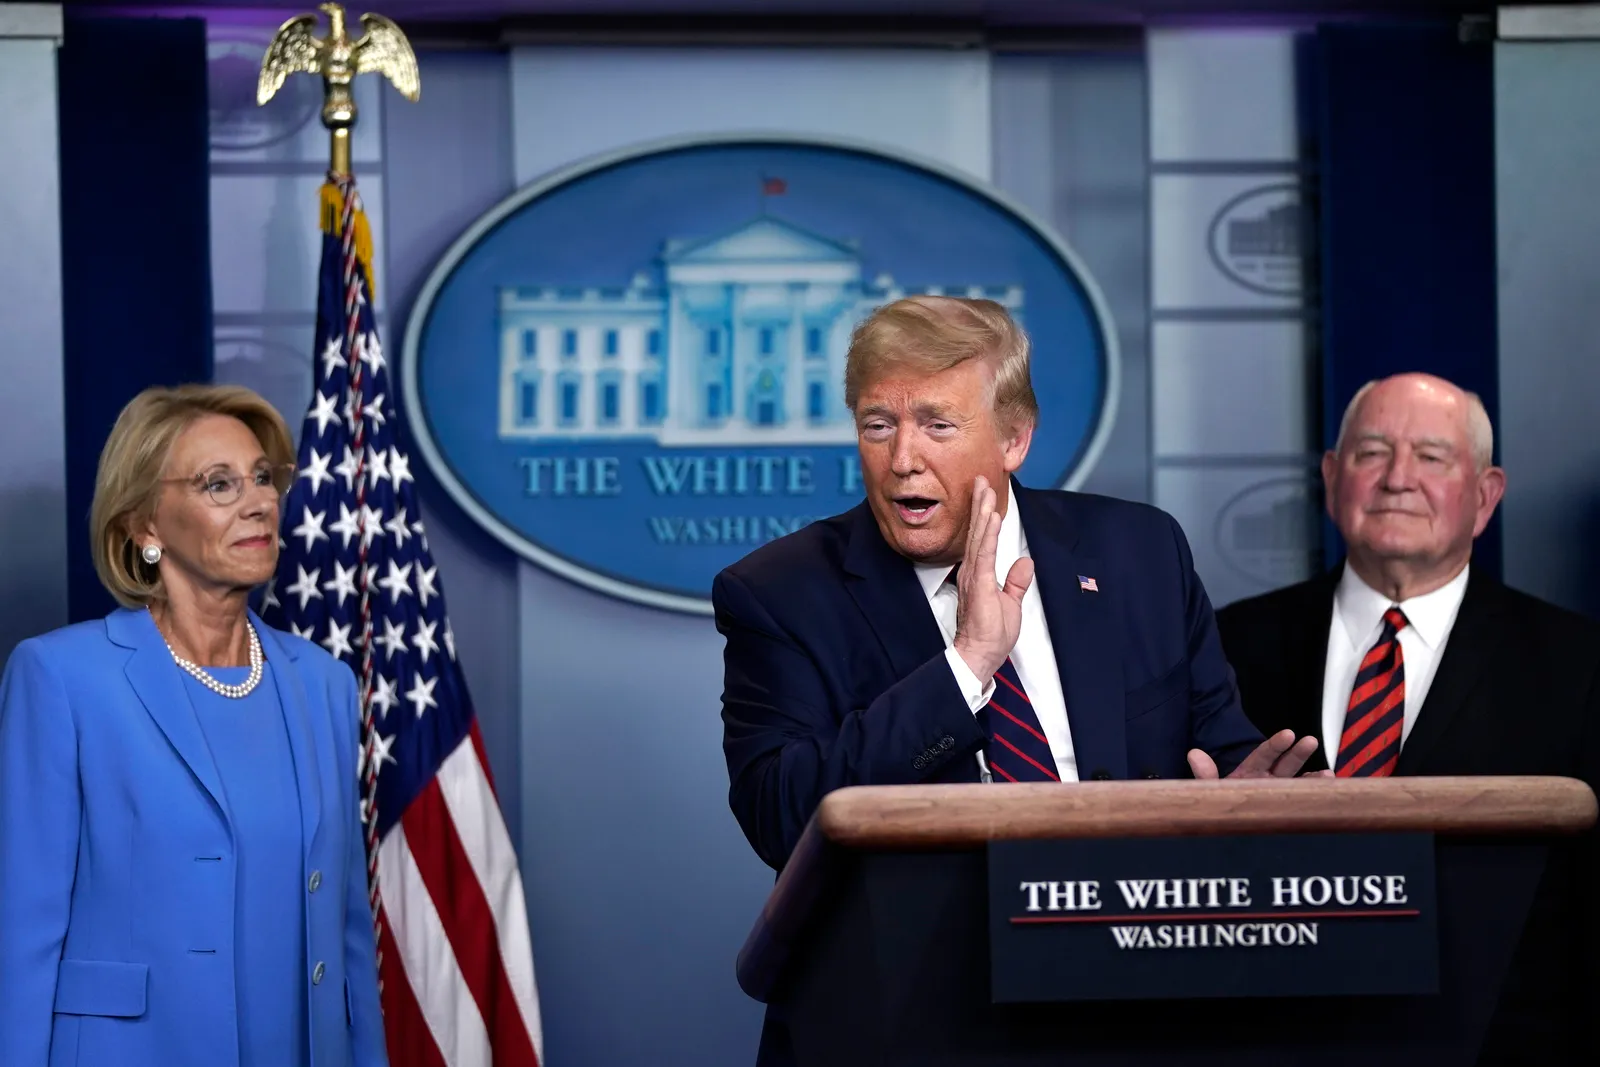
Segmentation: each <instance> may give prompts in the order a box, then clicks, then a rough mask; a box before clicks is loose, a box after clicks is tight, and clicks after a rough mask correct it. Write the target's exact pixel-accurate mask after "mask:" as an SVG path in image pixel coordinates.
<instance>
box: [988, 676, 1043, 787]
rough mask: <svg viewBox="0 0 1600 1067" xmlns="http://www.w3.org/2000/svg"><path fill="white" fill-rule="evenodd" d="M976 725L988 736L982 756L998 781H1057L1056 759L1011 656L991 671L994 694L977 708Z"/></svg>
mask: <svg viewBox="0 0 1600 1067" xmlns="http://www.w3.org/2000/svg"><path fill="white" fill-rule="evenodd" d="M978 725H979V726H980V727H981V728H982V729H983V732H984V733H985V734H987V735H988V736H989V744H988V745H987V746H985V747H984V758H985V759H987V760H988V761H989V770H990V771H991V772H992V773H993V774H994V776H995V778H996V779H997V780H999V781H1002V782H1059V781H1061V776H1060V775H1058V774H1057V773H1056V760H1055V757H1054V756H1052V755H1051V754H1050V742H1049V741H1047V740H1045V736H1044V729H1043V728H1042V727H1041V726H1040V725H1039V716H1038V715H1036V714H1034V710H1033V701H1031V700H1029V699H1028V694H1027V693H1026V692H1024V691H1023V688H1022V679H1021V678H1020V677H1018V676H1017V668H1016V667H1015V666H1014V665H1013V664H1012V662H1011V657H1010V656H1007V657H1006V661H1005V662H1004V663H1002V664H1001V665H1000V669H999V670H998V671H995V672H994V696H993V697H992V698H991V699H990V700H989V703H988V704H986V705H985V706H984V707H983V708H982V709H980V710H979V711H978Z"/></svg>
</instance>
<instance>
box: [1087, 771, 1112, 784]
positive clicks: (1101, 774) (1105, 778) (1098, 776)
mask: <svg viewBox="0 0 1600 1067" xmlns="http://www.w3.org/2000/svg"><path fill="white" fill-rule="evenodd" d="M1089 778H1090V780H1092V781H1096V782H1109V781H1111V772H1110V771H1095V772H1094V773H1093V774H1091V775H1090V776H1089Z"/></svg>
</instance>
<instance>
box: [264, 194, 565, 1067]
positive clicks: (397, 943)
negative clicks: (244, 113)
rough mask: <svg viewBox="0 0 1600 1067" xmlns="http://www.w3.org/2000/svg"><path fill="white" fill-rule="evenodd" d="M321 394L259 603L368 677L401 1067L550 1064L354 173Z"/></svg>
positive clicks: (378, 841) (320, 373) (383, 912)
mask: <svg viewBox="0 0 1600 1067" xmlns="http://www.w3.org/2000/svg"><path fill="white" fill-rule="evenodd" d="M321 213H322V230H323V239H322V268H321V272H320V278H319V280H318V289H317V337H316V384H317V388H316V395H315V397H314V398H313V400H312V404H311V409H310V411H309V412H308V413H307V415H306V418H305V423H304V426H303V428H302V430H301V434H300V448H299V456H298V471H299V473H298V476H297V477H296V479H295V484H294V486H293V488H292V489H291V490H290V492H289V495H288V497H287V498H286V499H285V501H284V510H283V530H282V545H283V551H282V554H281V556H280V559H279V562H278V573H277V576H276V577H275V578H274V579H273V580H272V582H271V583H270V584H269V585H268V586H267V590H266V594H265V598H264V600H263V605H262V607H263V613H264V616H265V618H266V620H267V621H268V622H269V623H271V624H272V625H275V626H278V627H280V628H283V629H289V630H292V631H294V632H295V633H296V634H299V635H300V636H301V637H305V638H308V639H310V640H312V641H316V642H317V643H319V644H321V645H322V646H323V647H324V648H326V649H327V650H328V651H329V652H332V653H333V654H334V655H335V656H338V657H339V658H340V659H342V660H344V661H345V662H346V663H348V664H349V665H350V667H351V668H352V669H353V670H354V671H355V674H356V679H357V681H358V689H359V692H360V694H361V723H362V733H361V742H362V744H361V747H362V755H361V766H360V767H359V768H353V769H354V770H357V773H358V775H359V776H360V779H361V784H362V795H363V801H362V816H363V819H364V820H365V825H366V833H367V862H368V885H369V892H370V895H371V903H372V909H373V918H374V923H375V925H376V927H377V935H378V960H379V968H378V970H379V978H380V981H381V983H382V989H383V1009H384V1029H385V1032H386V1040H387V1044H388V1047H389V1059H390V1062H391V1064H392V1065H393V1067H490V1065H491V1064H492V1065H494V1067H537V1064H538V1063H539V1060H540V1056H541V1030H540V1023H539V1004H538V994H537V989H536V987H535V984H534V973H533V953H532V948H531V945H530V941H529V937H528V920H527V913H526V910H525V908H524V904H523V895H522V878H521V875H520V874H519V872H518V870H517V858H516V855H515V853H514V851H513V849H512V847H511V839H510V836H509V834H508V833H507V832H506V826H505V821H504V819H503V818H502V817H501V813H500V807H499V803H498V802H497V800H496V798H495V794H494V786H493V782H492V780H491V778H490V774H489V765H488V760H487V758H486V756H485V754H484V748H483V741H482V739H481V737H480V736H479V734H478V725H477V720H476V717H475V716H474V714H473V710H472V702H471V700H470V699H469V697H468V695H467V688H466V683H465V679H464V678H463V677H462V674H461V668H460V666H459V664H458V663H457V662H456V645H455V635H454V634H453V633H451V630H450V620H449V618H448V616H447V615H446V614H445V605H444V593H443V587H442V586H441V584H440V581H439V575H438V568H437V567H436V566H435V564H434V562H433V558H432V554H431V552H430V551H429V549H428V539H427V535H426V534H425V533H424V532H423V527H422V520H421V517H420V515H419V514H418V510H419V509H418V506H417V494H416V487H415V483H414V481H413V479H412V474H411V461H410V457H409V456H408V455H407V454H406V452H404V451H403V450H402V449H401V447H400V441H399V439H398V437H397V435H396V432H395V402H394V392H393V389H392V387H391V384H390V383H391V382H392V381H393V378H392V377H391V374H390V367H389V361H388V359H387V358H386V357H385V355H384V351H383V347H382V345H380V344H379V341H378V333H377V330H376V328H375V325H374V321H373V313H372V306H371V303H370V297H371V292H372V289H371V284H370V283H371V277H372V275H371V263H372V258H371V239H370V237H369V236H368V234H369V231H368V229H367V223H366V219H365V217H364V215H363V214H362V211H361V201H360V198H359V197H358V195H357V194H356V189H355V181H354V179H352V178H350V177H348V176H343V175H330V176H329V182H328V183H327V184H325V185H324V186H323V187H322V210H321Z"/></svg>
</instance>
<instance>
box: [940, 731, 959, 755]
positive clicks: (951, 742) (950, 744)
mask: <svg viewBox="0 0 1600 1067" xmlns="http://www.w3.org/2000/svg"><path fill="white" fill-rule="evenodd" d="M939 747H940V748H942V749H944V750H945V751H946V752H949V751H950V750H951V749H952V748H955V747H956V739H955V738H953V737H951V736H950V735H949V734H945V735H944V736H943V737H941V738H939Z"/></svg>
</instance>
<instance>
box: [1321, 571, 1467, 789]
mask: <svg viewBox="0 0 1600 1067" xmlns="http://www.w3.org/2000/svg"><path fill="white" fill-rule="evenodd" d="M1469 569H1470V568H1469V567H1463V568H1461V573H1460V574H1458V575H1456V576H1455V577H1454V578H1452V579H1450V581H1449V582H1447V583H1445V584H1444V585H1442V586H1440V587H1439V588H1438V589H1435V590H1434V591H1433V592H1431V593H1424V594H1422V595H1421V596H1416V597H1412V598H1411V599H1410V600H1406V601H1402V602H1401V603H1399V604H1395V603H1394V601H1392V600H1390V599H1389V598H1388V597H1386V596H1384V595H1383V594H1382V593H1380V592H1378V591H1377V590H1376V589H1374V588H1372V586H1370V585H1368V584H1367V583H1366V582H1364V581H1362V580H1361V579H1360V578H1359V577H1358V576H1357V575H1356V572H1355V571H1354V570H1353V569H1351V567H1350V566H1349V565H1348V564H1346V565H1345V568H1344V576H1343V577H1341V578H1340V579H1339V587H1338V589H1336V590H1335V591H1334V594H1333V620H1332V622H1330V624H1329V626H1328V659H1327V663H1326V667H1325V669H1324V671H1323V675H1322V743H1323V744H1324V745H1325V746H1326V747H1325V748H1324V749H1323V751H1324V752H1325V753H1326V754H1327V757H1328V766H1330V767H1333V766H1336V765H1337V764H1338V762H1339V736H1340V735H1341V734H1342V733H1344V719H1345V714H1346V712H1347V711H1348V710H1349V706H1350V691H1351V690H1352V689H1354V688H1355V684H1356V675H1357V674H1359V673H1360V670H1361V661H1362V659H1364V658H1365V657H1366V654H1367V653H1368V652H1369V651H1370V650H1371V649H1372V646H1373V645H1374V644H1376V643H1377V641H1378V635H1380V634H1381V633H1383V613H1384V612H1385V611H1388V610H1389V608H1390V607H1398V608H1399V609H1400V610H1401V611H1402V612H1404V613H1405V616H1406V625H1405V628H1404V629H1402V630H1401V631H1400V655H1401V656H1402V658H1403V662H1404V664H1405V674H1406V707H1405V721H1404V724H1403V725H1402V726H1401V727H1400V744H1401V746H1402V747H1403V746H1404V745H1405V742H1406V738H1408V737H1410V736H1411V727H1412V726H1413V725H1415V724H1416V721H1417V712H1419V711H1421V710H1422V702H1423V701H1424V700H1426V699H1427V698H1428V687H1429V686H1431V685H1432V684H1433V675H1434V672H1435V671H1437V670H1438V669H1439V656H1440V655H1441V654H1442V653H1443V652H1444V646H1445V642H1446V641H1448V640H1449V639H1450V628H1451V627H1452V626H1454V625H1455V623H1456V614H1457V613H1458V612H1459V611H1460V610H1461V598H1462V596H1463V595H1464V594H1465V593H1466V591H1467V571H1468V570H1469Z"/></svg>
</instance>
